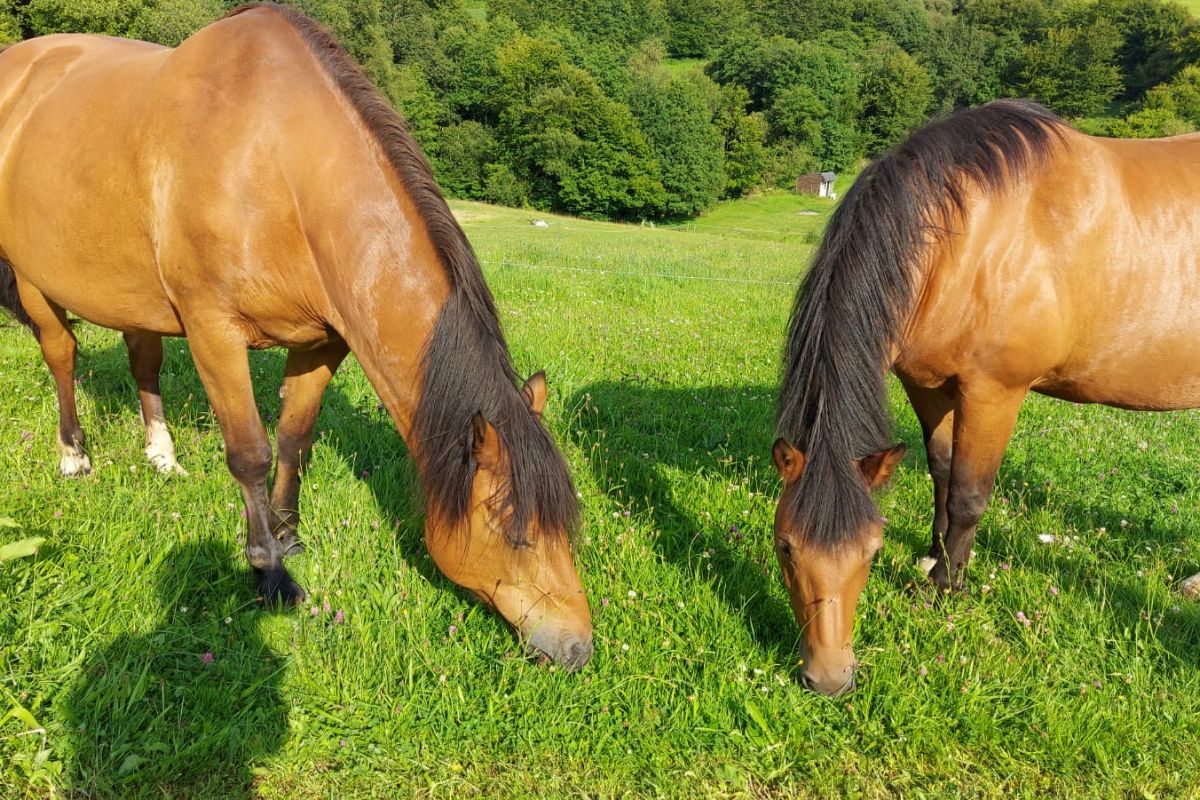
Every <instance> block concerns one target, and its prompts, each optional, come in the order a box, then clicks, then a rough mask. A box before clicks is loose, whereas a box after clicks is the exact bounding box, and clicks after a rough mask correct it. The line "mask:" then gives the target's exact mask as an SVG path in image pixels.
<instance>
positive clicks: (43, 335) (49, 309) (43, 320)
mask: <svg viewBox="0 0 1200 800" xmlns="http://www.w3.org/2000/svg"><path fill="white" fill-rule="evenodd" d="M17 291H18V292H19V294H20V296H21V305H22V306H24V308H25V311H26V313H27V314H29V318H30V319H31V320H32V321H33V324H34V325H36V326H37V333H38V344H40V345H41V347H42V358H44V359H45V360H46V366H48V367H49V368H50V374H51V375H53V376H54V386H55V388H56V390H57V393H58V453H59V461H58V471H59V472H61V473H62V474H63V475H64V476H65V477H68V478H74V477H78V476H81V475H87V474H89V473H90V472H91V471H92V462H91V459H89V458H88V455H87V451H86V450H85V449H84V447H85V440H84V436H83V428H82V427H80V425H79V413H78V411H77V410H76V407H75V350H76V341H75V334H74V333H73V332H72V331H71V326H70V325H69V324H68V322H67V312H66V311H65V310H64V309H63V308H61V307H60V306H57V305H54V304H53V303H51V302H50V301H49V300H48V299H47V298H46V297H45V295H43V294H42V293H41V292H40V291H38V290H37V289H36V288H34V286H33V285H32V284H29V283H26V282H24V281H21V280H20V279H18V281H17Z"/></svg>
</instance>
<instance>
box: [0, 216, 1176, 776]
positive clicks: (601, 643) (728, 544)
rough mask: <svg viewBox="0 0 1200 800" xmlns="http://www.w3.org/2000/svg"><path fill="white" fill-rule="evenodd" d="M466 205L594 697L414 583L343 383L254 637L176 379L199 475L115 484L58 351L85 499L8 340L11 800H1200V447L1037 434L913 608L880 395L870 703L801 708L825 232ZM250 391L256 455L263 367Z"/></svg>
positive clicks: (1051, 409) (175, 401)
mask: <svg viewBox="0 0 1200 800" xmlns="http://www.w3.org/2000/svg"><path fill="white" fill-rule="evenodd" d="M454 208H455V210H456V212H457V213H458V214H459V216H460V218H461V220H462V222H463V224H464V227H465V228H466V230H467V232H468V234H469V235H470V237H471V239H472V241H473V243H474V244H475V247H476V248H477V250H478V252H479V255H480V258H481V261H482V263H483V265H484V268H485V271H486V273H487V276H488V279H489V282H490V284H491V286H492V287H493V290H494V291H495V293H496V296H497V300H498V302H499V305H500V308H501V311H502V316H503V320H504V323H505V326H506V330H507V333H508V337H509V341H510V345H511V347H512V350H513V355H514V359H515V361H516V364H517V366H518V369H519V371H520V372H521V373H522V374H528V373H530V372H532V371H534V370H536V369H541V368H544V369H546V370H547V373H548V375H549V380H550V390H551V396H550V404H549V409H548V412H547V424H548V425H549V427H550V429H551V431H552V434H553V435H554V437H555V439H556V440H557V441H558V442H559V443H560V445H561V447H562V449H563V451H564V452H565V453H566V455H567V458H568V461H569V464H570V466H571V469H572V472H573V474H574V476H575V479H576V482H577V485H578V487H579V489H580V491H581V493H582V495H583V507H584V515H585V530H584V532H583V534H582V536H581V538H580V540H579V544H578V552H577V564H578V566H579V569H580V573H581V576H582V578H583V581H584V584H585V586H586V588H587V590H588V593H589V596H590V598H591V603H592V608H593V612H594V618H595V626H596V655H595V658H594V660H593V661H592V663H591V664H590V665H589V666H588V667H587V669H585V670H584V671H583V672H581V673H578V674H573V675H568V674H564V673H563V672H561V671H558V670H554V669H548V668H545V667H538V666H536V665H533V664H531V663H528V662H526V661H525V660H524V659H523V658H520V657H518V655H517V653H516V644H515V641H514V639H513V637H512V636H511V634H510V633H509V631H508V630H507V628H506V627H505V625H504V624H503V622H502V621H500V620H499V619H497V618H496V617H494V616H493V615H491V614H489V613H487V612H486V611H484V610H483V609H482V608H480V607H479V605H478V604H477V603H475V602H474V601H473V600H471V599H470V598H468V597H466V596H465V595H463V594H461V593H459V592H458V591H456V590H455V589H454V588H453V587H452V586H451V585H450V584H449V583H448V582H447V581H446V580H444V579H443V578H441V577H440V576H439V575H438V574H437V572H436V571H435V570H434V568H433V567H432V566H431V563H430V561H429V560H428V559H427V557H426V556H425V554H424V549H423V546H422V544H421V539H420V530H421V528H420V525H421V519H420V513H421V512H420V508H421V507H420V504H419V502H418V501H417V500H416V499H415V496H416V491H415V488H414V480H413V471H412V467H411V465H410V463H409V461H408V458H407V455H406V454H405V451H404V448H403V445H402V444H401V443H400V441H399V439H398V437H397V436H396V434H395V432H394V429H393V428H392V426H391V423H390V422H389V421H388V419H387V418H386V415H385V414H384V413H383V412H382V411H380V410H379V409H378V408H377V406H376V403H377V401H376V398H375V396H374V394H373V393H372V391H371V390H370V387H369V385H368V384H367V383H366V381H365V379H364V378H363V376H362V373H361V371H360V370H359V369H358V367H357V365H355V364H354V363H353V362H350V363H348V364H347V365H346V367H344V368H343V371H342V372H341V373H340V374H339V376H338V377H337V379H336V380H335V382H334V384H333V386H332V387H331V390H330V392H329V394H328V395H327V397H326V402H325V406H324V410H323V412H322V415H321V419H320V422H319V426H318V427H319V430H320V434H319V438H318V441H317V445H316V448H315V451H314V460H313V466H312V470H311V471H310V473H309V476H308V479H307V482H306V483H305V486H304V494H303V498H302V504H303V509H304V514H305V517H304V523H303V528H302V536H303V539H304V540H305V542H306V543H307V545H308V552H307V553H306V554H305V555H303V556H300V557H297V558H294V559H292V560H291V562H290V566H291V568H292V570H293V572H294V574H295V575H296V576H297V578H298V579H299V580H300V581H301V583H303V584H304V585H305V586H306V587H307V588H308V589H309V591H310V593H311V595H312V604H311V608H312V609H315V613H313V611H311V610H310V608H304V609H300V610H297V611H294V612H291V613H285V614H269V613H264V612H262V611H261V610H259V609H258V608H257V607H256V605H255V603H254V598H253V594H254V591H253V584H252V581H251V580H250V578H249V576H248V574H247V571H246V567H245V566H244V559H243V558H242V556H241V553H240V544H239V536H240V529H241V526H242V520H241V516H240V500H239V497H238V493H237V491H236V488H235V485H234V483H233V480H232V479H231V478H230V476H229V475H228V472H227V470H226V469H225V465H224V458H223V454H222V451H221V443H220V437H219V435H218V431H217V426H216V422H215V420H214V419H213V417H212V414H211V411H210V409H209V407H208V404H207V402H206V400H205V399H204V396H203V393H202V391H201V390H200V386H199V382H198V381H197V379H196V376H195V372H194V369H193V367H192V365H191V362H190V359H189V358H188V356H187V352H186V346H185V345H184V344H183V343H181V342H173V343H170V346H169V347H168V360H167V364H166V368H165V370H164V380H163V384H164V395H165V401H166V404H167V411H168V417H169V422H170V424H171V426H172V429H173V431H174V432H175V435H176V438H177V441H178V444H179V450H180V458H181V461H182V463H183V464H184V465H185V466H186V467H187V469H188V470H189V471H190V473H191V474H190V477H188V478H163V477H160V476H158V475H156V474H155V473H153V472H152V470H151V469H150V468H149V467H148V466H147V465H146V464H145V462H144V458H143V456H142V453H141V446H142V441H141V435H142V434H141V430H140V426H139V425H138V422H137V412H136V400H135V397H136V395H135V392H134V388H133V383H132V380H131V379H130V378H129V376H128V372H127V369H126V367H125V354H124V350H123V347H122V346H121V345H120V338H119V336H118V335H116V334H113V333H110V332H107V331H102V330H99V329H96V328H93V327H91V326H88V325H81V326H80V327H79V329H78V332H79V334H80V338H81V341H82V355H81V359H80V375H81V382H80V396H81V412H82V418H83V423H84V426H85V428H86V430H87V433H88V436H89V442H90V448H91V452H92V460H93V463H94V464H95V465H96V467H97V469H96V473H95V474H94V475H93V476H92V477H91V478H88V479H85V480H80V481H63V480H62V479H60V478H58V477H57V474H56V468H55V467H56V456H55V454H54V447H53V432H54V426H55V422H56V410H55V403H54V396H53V392H52V388H51V382H50V379H49V376H48V375H47V373H46V371H45V368H44V367H43V366H42V365H41V363H40V358H39V356H38V353H37V349H36V347H35V346H34V343H33V341H32V339H31V338H30V337H29V335H28V333H27V332H25V331H24V330H21V329H17V328H15V327H7V328H0V381H2V382H3V386H4V388H5V391H4V392H3V394H2V395H0V419H2V420H3V423H2V424H0V475H2V476H3V478H2V479H0V516H10V517H13V518H14V519H15V520H17V521H18V522H19V523H20V525H21V526H22V529H21V530H11V529H3V528H0V544H2V543H4V542H8V541H12V540H14V539H16V538H20V537H23V536H28V535H34V534H37V535H42V536H45V537H46V543H45V545H44V546H43V548H42V552H41V553H40V555H38V556H37V557H36V558H29V559H21V560H18V561H14V562H10V563H7V564H0V716H3V715H4V714H5V713H8V711H9V710H10V708H18V707H19V708H20V709H24V710H25V711H26V712H28V715H29V718H30V719H32V720H33V721H34V722H35V723H36V724H35V725H32V726H31V725H30V724H29V722H28V720H26V719H25V718H24V716H18V717H10V718H9V719H6V720H5V721H4V723H3V725H2V726H0V796H4V797H8V796H15V797H19V796H23V795H29V796H50V795H51V794H52V793H53V792H54V791H57V792H58V793H59V794H60V795H61V794H64V793H67V792H69V791H71V790H74V791H75V792H76V793H77V794H78V795H79V796H89V795H92V796H102V797H122V798H124V797H151V796H153V797H161V796H168V797H200V796H203V797H215V798H216V797H219V798H225V797H253V796H262V797H269V798H289V799H290V798H309V797H312V798H316V797H339V798H340V797H357V796H377V797H408V796H421V795H429V796H437V797H472V796H475V797H487V798H493V797H526V796H531V795H537V796H543V797H564V796H588V797H613V796H626V795H628V796H659V795H662V796H672V797H695V796H752V797H789V798H790V797H842V796H851V797H861V796H865V797H892V796H910V797H921V796H937V797H946V796H988V797H1008V796H1022V797H1046V796H1080V797H1083V796H1086V797H1130V796H1132V797H1142V796H1158V797H1186V796H1194V794H1195V793H1196V792H1197V791H1200V777H1197V772H1196V769H1195V764H1197V763H1200V610H1198V609H1197V607H1196V605H1195V604H1194V603H1188V602H1185V601H1183V600H1181V599H1180V598H1178V597H1177V596H1175V595H1173V594H1172V592H1171V588H1170V587H1171V585H1172V583H1173V582H1174V581H1175V580H1177V579H1178V578H1179V577H1182V576H1183V575H1185V574H1190V572H1194V571H1196V570H1197V569H1200V534H1198V530H1200V509H1198V508H1197V503H1198V501H1200V477H1197V476H1198V473H1197V470H1196V463H1197V460H1196V455H1195V452H1196V442H1197V441H1200V415H1198V414H1196V413H1193V412H1187V413H1179V414H1172V415H1157V416H1156V415H1149V414H1131V413H1128V412H1121V411H1115V410H1111V409H1104V408H1096V407H1080V406H1073V405H1068V404H1064V403H1059V402H1055V401H1049V400H1045V399H1041V398H1033V399H1031V401H1030V402H1029V403H1028V405H1027V406H1026V408H1025V412H1024V414H1023V416H1022V420H1021V423H1020V426H1019V430H1018V432H1017V435H1016V437H1015V439H1014V441H1013V444H1012V446H1011V447H1010V449H1009V453H1008V456H1007V459H1006V462H1005V466H1004V468H1003V471H1002V474H1001V478H1000V484H999V489H998V492H997V495H996V499H995V502H994V503H993V505H992V507H991V509H990V510H989V511H988V513H987V515H986V516H985V518H984V522H983V525H982V528H981V533H980V537H979V540H978V542H977V550H978V557H977V560H976V563H975V566H974V567H973V569H972V574H971V578H970V581H971V589H972V591H971V592H970V593H969V594H967V595H965V596H962V597H955V598H951V599H949V600H947V601H945V602H942V603H937V604H935V603H932V602H931V601H932V600H933V597H932V596H931V595H930V593H929V592H927V591H925V590H924V589H923V588H922V587H923V582H922V579H921V576H920V574H919V572H918V571H917V569H916V567H915V565H914V560H915V557H916V555H918V554H919V553H923V551H924V549H925V547H926V545H927V536H928V534H927V529H928V525H929V518H930V498H929V484H928V481H927V479H926V477H925V474H924V471H923V466H922V463H923V462H922V459H921V457H920V455H919V454H920V442H919V434H918V431H917V426H916V422H915V419H914V418H913V416H912V414H911V412H910V411H909V410H908V409H907V406H906V405H905V404H904V402H903V399H902V395H901V393H900V392H899V391H898V389H897V388H896V387H895V386H893V396H892V404H893V408H894V410H895V412H896V415H897V421H898V424H897V438H899V439H903V440H905V441H907V442H908V444H909V445H910V448H911V450H912V453H913V454H912V455H910V456H909V458H908V460H907V461H906V462H905V464H904V465H903V466H902V467H901V469H900V471H899V474H898V476H897V479H896V481H895V484H894V486H893V488H892V489H891V490H890V491H889V492H887V493H885V494H884V495H883V496H882V497H881V506H882V509H883V513H884V514H886V515H887V517H888V518H889V526H888V531H887V533H888V541H887V544H886V545H885V548H884V550H883V553H882V555H881V556H880V558H879V561H878V563H877V565H876V568H875V569H874V571H873V574H872V577H871V581H870V583H869V584H868V587H867V589H866V592H865V594H864V596H863V601H862V604H861V607H860V614H859V627H858V634H857V639H858V653H859V655H860V657H861V660H862V662H863V674H862V685H861V688H860V689H859V690H858V691H857V692H855V693H854V694H853V695H849V696H847V697H844V698H842V699H840V700H838V701H829V700H825V699H823V698H820V697H816V696H814V695H812V694H810V693H808V692H805V691H804V690H802V689H801V688H800V687H799V685H798V684H797V683H796V681H795V674H794V672H793V667H794V662H793V658H792V657H791V655H790V654H791V652H792V649H793V647H794V645H795V642H796V638H797V631H796V628H795V623H794V622H793V620H792V617H791V613H790V611H789V609H788V607H787V601H786V596H785V594H784V592H783V589H782V586H781V585H780V581H779V579H778V575H777V569H778V568H777V567H776V565H775V563H774V559H773V556H772V553H771V537H770V521H771V517H772V513H773V505H774V494H775V492H776V490H777V480H776V478H775V475H774V470H773V469H772V468H771V466H770V461H769V447H770V443H771V440H772V413H773V404H774V396H775V393H776V381H777V360H778V351H779V348H780V346H781V343H782V335H783V329H784V324H785V321H786V315H787V311H788V308H789V307H790V304H791V302H792V296H793V292H794V287H795V285H796V283H797V282H798V280H799V277H800V275H801V274H802V272H803V270H804V268H805V265H806V260H807V258H808V257H809V255H810V252H811V247H810V245H809V244H808V243H807V242H808V241H810V240H811V237H807V236H806V235H804V234H803V233H800V234H797V233H796V231H809V230H816V229H817V227H816V226H817V225H819V224H823V220H824V219H825V216H822V215H824V214H827V213H828V209H829V205H828V203H827V202H826V201H818V200H815V199H811V200H808V199H799V198H796V197H794V196H791V195H787V194H783V193H780V194H771V195H767V196H765V197H761V198H757V199H754V200H751V201H745V202H743V203H741V204H734V205H730V206H724V207H721V208H718V209H717V210H715V211H714V212H712V213H710V214H708V215H706V216H705V217H702V218H701V219H700V220H698V221H697V222H695V223H693V224H691V225H686V226H681V227H679V228H674V229H664V228H662V227H659V228H656V229H652V228H648V227H647V228H641V227H638V226H622V225H610V224H603V223H588V222H581V221H578V220H574V219H566V218H557V217H551V216H546V215H543V214H540V213H537V212H527V211H513V210H509V209H501V208H495V207H491V206H485V205H480V204H469V203H455V204H454ZM810 208H811V209H814V210H818V212H819V213H818V215H815V216H814V215H799V214H798V213H796V212H798V211H801V210H808V209H810ZM534 219H543V220H546V221H547V222H548V223H549V226H548V227H535V226H533V225H531V224H530V223H531V222H532V221H533V220H534ZM739 228H741V229H743V230H740V231H739V230H736V229H739ZM252 363H253V366H254V370H255V373H256V377H257V378H258V380H259V391H258V400H259V404H260V408H261V409H262V411H263V412H264V415H265V418H266V419H267V420H268V422H269V424H271V425H273V420H274V419H275V418H276V416H277V414H278V406H279V401H278V394H277V388H278V383H279V380H280V377H281V375H282V365H283V356H282V354H281V353H275V352H266V353H256V354H253V356H252ZM1040 533H1049V534H1051V535H1053V536H1054V537H1056V540H1055V542H1054V543H1052V544H1042V543H1041V542H1039V540H1038V534H1040ZM984 585H986V586H987V591H986V592H985V591H984V588H983V587H984ZM326 602H328V611H327V610H326V608H325V604H326ZM338 610H342V612H343V618H342V619H343V621H342V622H341V623H338V622H337V621H336V613H337V611H338ZM1018 612H1020V613H1021V614H1022V615H1024V617H1025V618H1027V619H1029V620H1030V623H1031V624H1030V625H1028V626H1026V625H1024V624H1023V623H1022V622H1021V621H1020V620H1019V619H1018V618H1017V613H1018ZM451 626H453V627H454V630H453V632H451ZM206 653H211V654H212V660H211V663H206V659H205V654H206ZM31 727H32V728H33V729H35V731H36V729H37V728H39V727H41V728H44V731H45V733H44V735H42V734H39V733H36V732H33V733H30V732H29V730H28V729H29V728H31ZM39 759H40V761H39ZM51 787H56V789H52V788H51Z"/></svg>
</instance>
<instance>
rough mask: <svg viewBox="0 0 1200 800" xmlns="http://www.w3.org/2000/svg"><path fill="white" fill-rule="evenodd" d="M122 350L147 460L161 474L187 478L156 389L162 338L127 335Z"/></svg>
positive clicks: (152, 334)
mask: <svg viewBox="0 0 1200 800" xmlns="http://www.w3.org/2000/svg"><path fill="white" fill-rule="evenodd" d="M125 347H126V348H127V349H128V350H129V371H130V372H132V373H133V379H134V381H136V382H137V387H138V400H139V401H140V403H141V406H142V423H143V424H144V425H145V426H146V451H145V452H146V458H147V459H149V461H150V463H151V464H153V465H154V468H155V469H157V470H158V471H159V472H161V473H164V474H170V473H179V474H180V475H187V472H185V471H184V469H183V467H181V466H179V462H178V461H176V460H175V442H174V441H173V440H172V439H171V432H170V431H169V430H167V420H166V417H165V416H164V415H163V404H162V394H161V393H160V391H159V387H158V373H159V371H160V370H161V369H162V362H163V344H162V337H161V336H159V335H158V334H156V333H141V332H138V333H126V334H125Z"/></svg>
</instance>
